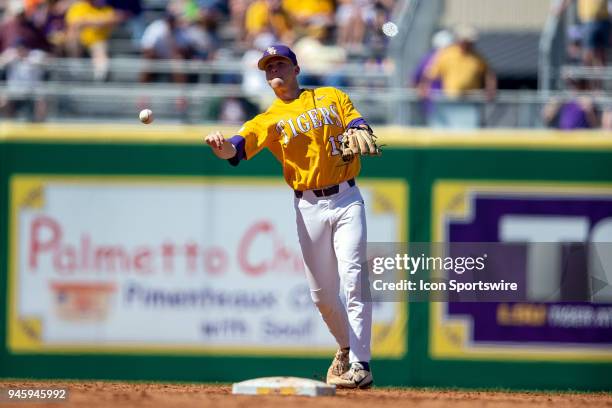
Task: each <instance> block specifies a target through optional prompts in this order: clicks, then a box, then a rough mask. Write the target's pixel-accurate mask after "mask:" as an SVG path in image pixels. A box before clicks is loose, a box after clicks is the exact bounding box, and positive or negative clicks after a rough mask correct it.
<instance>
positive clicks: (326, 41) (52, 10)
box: [0, 0, 396, 119]
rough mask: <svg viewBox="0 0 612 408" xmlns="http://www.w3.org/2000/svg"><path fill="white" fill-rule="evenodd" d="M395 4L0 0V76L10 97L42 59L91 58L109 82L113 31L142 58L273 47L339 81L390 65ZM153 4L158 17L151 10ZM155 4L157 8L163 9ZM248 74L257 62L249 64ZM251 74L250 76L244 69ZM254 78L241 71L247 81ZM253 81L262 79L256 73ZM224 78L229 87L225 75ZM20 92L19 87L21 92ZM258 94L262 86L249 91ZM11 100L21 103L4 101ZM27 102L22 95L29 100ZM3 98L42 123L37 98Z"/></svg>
mask: <svg viewBox="0 0 612 408" xmlns="http://www.w3.org/2000/svg"><path fill="white" fill-rule="evenodd" d="M395 2H396V0H168V1H167V2H161V3H160V2H147V1H146V0H0V13H1V14H0V15H1V16H2V17H1V22H0V71H4V76H5V78H4V79H6V80H7V82H8V83H10V84H12V85H11V86H10V87H12V88H11V89H12V91H11V92H12V93H13V94H17V93H18V92H19V91H20V90H21V91H22V93H25V91H26V89H25V88H34V87H36V86H37V84H38V83H39V82H40V81H41V80H42V79H43V76H44V70H43V67H44V64H45V59H47V58H48V57H49V56H52V57H70V58H91V61H92V65H93V79H94V80H95V81H99V82H104V81H107V80H108V79H109V61H110V57H111V56H112V55H113V49H112V41H110V40H111V39H112V38H113V34H114V32H115V31H116V30H118V29H121V30H122V31H123V32H125V31H127V32H128V33H129V35H130V37H131V41H132V49H133V50H134V51H135V54H136V55H140V56H141V57H142V58H143V59H145V60H166V59H172V60H175V61H176V60H201V61H213V60H216V59H220V58H223V57H224V56H225V55H226V54H227V53H233V54H235V55H244V61H245V62H248V61H249V58H251V59H252V58H253V55H254V52H256V53H257V54H261V52H262V50H264V49H265V48H267V47H268V46H269V45H271V44H273V43H278V42H283V43H285V44H288V45H290V46H291V47H293V48H294V49H295V51H296V53H297V55H298V59H299V60H300V63H301V65H302V69H303V72H304V73H305V75H304V82H305V83H306V84H308V85H321V84H330V85H331V84H334V85H337V84H341V83H342V75H341V74H339V73H337V72H333V71H334V70H337V68H338V65H339V64H342V63H343V62H345V61H346V60H347V58H348V57H349V55H350V56H357V57H360V58H362V59H363V60H367V61H370V62H374V63H376V64H383V63H386V62H387V60H386V54H387V52H386V47H387V44H388V38H387V37H386V36H384V35H383V33H382V25H383V24H384V23H385V22H387V21H388V20H389V18H390V14H391V12H392V10H393V7H394V6H395ZM151 5H152V6H155V7H154V8H156V9H155V11H156V13H148V14H147V11H153V8H150V7H149V6H151ZM160 5H161V9H160ZM251 67H252V68H253V67H254V65H251ZM247 71H248V70H247ZM253 74H254V73H253V72H251V73H249V72H245V80H244V81H243V83H244V84H250V85H257V84H258V85H261V83H260V82H261V80H257V81H256V83H251V82H249V81H251V80H252V78H253V77H254V75H253ZM256 74H258V76H261V75H259V73H256ZM158 80H163V81H171V82H175V83H185V82H188V81H190V78H189V76H188V75H186V74H185V73H184V71H183V70H181V69H180V67H179V68H177V69H176V70H173V71H172V72H167V71H165V72H155V70H154V69H151V70H145V71H144V72H142V73H141V75H140V81H141V82H153V81H158ZM221 81H222V82H223V81H229V82H232V78H231V77H222V78H221ZM19 88H21V89H19ZM245 89H247V90H249V92H250V93H254V94H258V93H260V92H261V89H260V87H257V86H255V87H252V86H246V85H245ZM10 99H11V101H12V100H16V99H18V98H15V97H13V98H10ZM26 99H27V98H26ZM11 101H9V102H8V105H10V106H7V101H5V102H4V104H3V105H4V108H5V111H7V112H9V115H10V113H12V112H13V111H15V110H16V109H20V108H22V107H24V106H22V105H32V106H25V107H28V108H30V110H31V112H32V115H33V116H34V118H35V119H36V118H38V119H41V118H42V117H44V106H42V105H43V102H42V101H30V102H31V103H29V104H26V103H20V102H19V100H17V101H16V102H15V103H13V102H11Z"/></svg>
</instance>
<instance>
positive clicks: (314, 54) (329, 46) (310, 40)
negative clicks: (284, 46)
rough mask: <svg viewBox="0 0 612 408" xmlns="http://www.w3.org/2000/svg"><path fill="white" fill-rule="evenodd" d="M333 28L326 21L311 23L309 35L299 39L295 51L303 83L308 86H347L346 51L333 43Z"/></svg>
mask: <svg viewBox="0 0 612 408" xmlns="http://www.w3.org/2000/svg"><path fill="white" fill-rule="evenodd" d="M332 29H333V27H332V26H331V25H330V24H329V23H326V22H325V21H318V22H315V23H311V24H310V26H309V27H308V31H307V34H306V35H305V36H304V37H302V38H301V39H299V40H298V41H297V42H296V43H295V46H294V47H293V51H294V52H295V54H296V55H297V58H298V60H299V61H302V62H301V64H300V67H301V69H302V72H301V78H302V79H301V81H300V82H301V83H302V84H304V85H307V86H320V85H323V86H335V87H341V86H345V85H346V83H345V80H344V77H343V75H342V69H343V65H344V63H345V62H346V60H347V54H346V51H345V50H344V49H343V48H342V47H339V46H338V45H336V44H335V43H334V42H333V36H332Z"/></svg>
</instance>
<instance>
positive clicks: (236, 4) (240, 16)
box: [229, 0, 251, 46]
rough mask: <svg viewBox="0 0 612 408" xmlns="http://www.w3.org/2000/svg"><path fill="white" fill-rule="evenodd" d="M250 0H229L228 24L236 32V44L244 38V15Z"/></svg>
mask: <svg viewBox="0 0 612 408" xmlns="http://www.w3.org/2000/svg"><path fill="white" fill-rule="evenodd" d="M250 2H251V1H250V0H229V12H230V25H231V27H232V28H233V30H234V32H235V33H236V34H235V38H236V43H237V44H236V45H237V46H240V45H241V44H242V43H243V42H244V41H245V39H246V25H245V16H246V11H247V8H248V7H249V3H250Z"/></svg>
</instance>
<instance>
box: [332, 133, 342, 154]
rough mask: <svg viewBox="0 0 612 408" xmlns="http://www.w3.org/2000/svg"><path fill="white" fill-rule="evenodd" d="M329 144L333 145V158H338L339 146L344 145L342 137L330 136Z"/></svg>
mask: <svg viewBox="0 0 612 408" xmlns="http://www.w3.org/2000/svg"><path fill="white" fill-rule="evenodd" d="M329 143H330V144H331V148H332V152H331V155H332V156H338V155H339V154H340V150H338V146H339V145H340V144H341V143H342V135H338V136H330V137H329Z"/></svg>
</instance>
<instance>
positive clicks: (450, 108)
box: [419, 26, 497, 128]
mask: <svg viewBox="0 0 612 408" xmlns="http://www.w3.org/2000/svg"><path fill="white" fill-rule="evenodd" d="M477 38H478V33H477V32H476V30H475V29H474V28H472V27H469V26H462V27H458V28H457V29H456V30H455V44H453V45H451V46H449V47H447V48H445V49H444V50H441V51H440V52H439V53H438V54H437V55H436V57H435V58H434V59H433V62H432V63H431V65H430V66H429V67H428V68H427V70H426V71H425V75H424V77H423V80H422V81H421V83H420V84H419V94H420V95H421V97H422V98H427V97H428V96H429V95H430V92H431V84H432V82H433V81H435V80H436V79H440V80H441V81H442V90H443V92H444V94H445V95H446V97H447V100H446V101H442V102H437V103H436V105H435V106H434V109H433V112H431V114H430V115H429V117H428V122H429V124H430V125H431V126H434V127H455V128H477V127H480V126H481V125H482V107H481V105H479V104H478V103H476V102H470V101H469V100H466V99H465V97H466V96H468V95H469V94H470V93H472V92H476V91H484V92H485V97H486V99H487V100H488V101H491V100H493V98H495V94H496V91H497V78H496V76H495V73H494V72H493V71H492V70H491V69H490V68H489V65H488V64H487V62H486V61H485V60H484V58H482V57H481V56H480V55H479V54H478V53H477V52H476V50H475V49H474V43H475V42H476V40H477Z"/></svg>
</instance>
